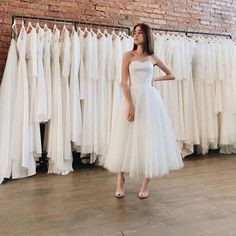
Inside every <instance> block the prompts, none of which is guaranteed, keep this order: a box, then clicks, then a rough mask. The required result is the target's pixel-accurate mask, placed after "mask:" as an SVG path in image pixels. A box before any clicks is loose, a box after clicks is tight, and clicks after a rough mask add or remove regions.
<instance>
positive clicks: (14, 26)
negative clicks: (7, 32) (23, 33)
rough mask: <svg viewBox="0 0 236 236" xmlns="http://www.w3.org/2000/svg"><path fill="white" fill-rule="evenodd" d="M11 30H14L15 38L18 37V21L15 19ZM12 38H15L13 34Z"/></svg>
mask: <svg viewBox="0 0 236 236" xmlns="http://www.w3.org/2000/svg"><path fill="white" fill-rule="evenodd" d="M11 28H12V30H13V32H14V34H15V36H17V27H16V20H15V19H14V22H13V24H12V27H11ZM12 38H13V34H12Z"/></svg>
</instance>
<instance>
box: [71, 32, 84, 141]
mask: <svg viewBox="0 0 236 236" xmlns="http://www.w3.org/2000/svg"><path fill="white" fill-rule="evenodd" d="M80 50H81V49H80V40H79V36H78V34H77V33H76V31H75V29H74V28H73V30H72V35H71V67H70V86H69V87H70V111H71V140H72V142H73V143H74V144H75V145H81V143H82V117H81V107H80V88H79V67H80V59H81V57H80Z"/></svg>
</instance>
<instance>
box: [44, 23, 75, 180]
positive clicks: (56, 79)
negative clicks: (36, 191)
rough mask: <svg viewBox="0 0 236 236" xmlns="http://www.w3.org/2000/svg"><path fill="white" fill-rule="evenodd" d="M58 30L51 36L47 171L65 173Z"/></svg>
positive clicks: (68, 164) (67, 162) (67, 166)
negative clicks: (50, 93)
mask: <svg viewBox="0 0 236 236" xmlns="http://www.w3.org/2000/svg"><path fill="white" fill-rule="evenodd" d="M59 39H60V31H59V30H58V29H57V28H55V29H54V32H53V36H52V51H51V53H52V88H53V90H52V119H51V121H50V125H49V145H48V157H49V167H48V173H54V174H61V175H66V174H69V173H70V172H71V171H73V169H72V160H71V159H70V160H65V159H64V141H63V121H62V119H63V118H62V88H61V86H62V82H61V70H60V61H59V57H60V42H59Z"/></svg>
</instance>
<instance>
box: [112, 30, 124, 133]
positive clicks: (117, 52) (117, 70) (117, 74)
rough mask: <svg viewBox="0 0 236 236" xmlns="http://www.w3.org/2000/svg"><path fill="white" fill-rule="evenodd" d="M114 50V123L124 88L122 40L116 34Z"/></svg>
mask: <svg viewBox="0 0 236 236" xmlns="http://www.w3.org/2000/svg"><path fill="white" fill-rule="evenodd" d="M113 52H114V80H113V104H112V124H111V127H112V129H113V127H114V121H115V119H116V117H117V114H118V113H117V112H118V107H119V105H120V103H121V98H122V89H121V86H120V81H121V66H122V42H121V39H120V37H119V36H117V35H114V39H113Z"/></svg>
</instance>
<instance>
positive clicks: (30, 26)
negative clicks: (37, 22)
mask: <svg viewBox="0 0 236 236" xmlns="http://www.w3.org/2000/svg"><path fill="white" fill-rule="evenodd" d="M33 28H34V27H33V26H32V24H31V21H29V23H28V26H27V29H26V32H28V31H29V29H33Z"/></svg>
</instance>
